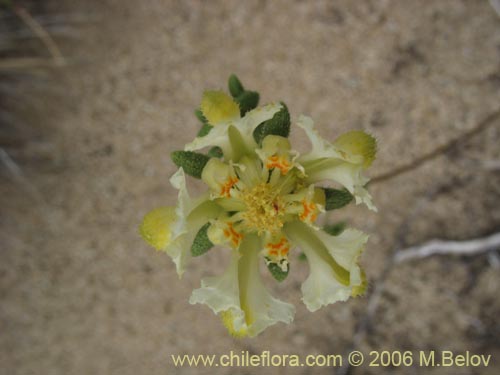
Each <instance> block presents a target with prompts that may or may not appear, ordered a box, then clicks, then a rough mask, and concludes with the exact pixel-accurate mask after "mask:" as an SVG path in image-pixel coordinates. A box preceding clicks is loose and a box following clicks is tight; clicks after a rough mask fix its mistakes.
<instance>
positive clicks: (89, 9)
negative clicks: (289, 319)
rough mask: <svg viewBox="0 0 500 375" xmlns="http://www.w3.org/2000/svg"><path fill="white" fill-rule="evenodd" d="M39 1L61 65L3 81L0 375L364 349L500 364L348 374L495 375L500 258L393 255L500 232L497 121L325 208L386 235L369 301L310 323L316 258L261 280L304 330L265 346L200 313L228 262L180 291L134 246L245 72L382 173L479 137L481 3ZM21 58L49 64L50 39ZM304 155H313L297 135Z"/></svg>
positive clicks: (498, 89)
mask: <svg viewBox="0 0 500 375" xmlns="http://www.w3.org/2000/svg"><path fill="white" fill-rule="evenodd" d="M27 5H28V9H30V10H31V11H32V12H33V14H34V15H35V16H36V17H38V18H37V19H38V20H39V21H40V22H41V23H42V24H43V25H45V27H46V28H47V29H48V30H49V31H51V32H52V33H53V36H54V39H55V41H56V42H57V43H58V45H59V47H60V48H61V50H62V52H63V55H64V56H65V58H66V59H67V61H68V65H67V66H65V67H59V68H40V69H32V70H31V69H30V70H5V71H0V74H1V77H2V82H1V90H0V97H1V99H2V102H1V113H2V116H1V117H0V121H1V122H0V126H1V128H0V130H1V133H0V135H1V138H0V142H1V146H2V150H3V151H4V152H5V153H7V154H8V155H9V160H12V161H13V162H15V164H16V166H17V167H18V168H19V169H15V168H14V169H12V165H10V167H9V166H8V165H7V164H8V163H7V164H6V163H5V160H6V159H5V158H3V161H4V163H2V165H0V176H1V183H0V207H1V216H0V251H1V262H0V299H1V305H0V368H1V370H0V372H1V373H2V374H121V375H125V374H177V373H178V374H254V373H259V374H260V373H276V374H285V373H287V374H288V373H296V374H310V373H315V374H316V373H317V374H332V373H340V372H339V371H338V369H337V372H336V369H328V368H314V369H307V368H299V369H284V368H276V369H272V372H271V370H270V369H251V368H247V369H244V368H240V369H238V368H233V369H229V368H226V369H222V368H217V369H203V368H197V369H190V368H182V369H179V368H174V367H173V364H172V361H171V359H170V355H171V354H199V353H203V354H205V353H206V354H226V353H228V352H229V351H230V350H234V351H235V352H240V351H241V350H248V351H250V352H251V353H257V354H259V353H261V352H262V351H264V350H270V351H271V352H272V353H287V354H303V355H306V354H330V353H345V352H347V351H348V350H349V349H350V348H351V347H352V346H353V345H355V346H356V347H357V348H360V350H362V351H363V352H365V353H368V352H369V351H370V350H384V349H386V350H411V351H415V352H417V351H419V350H453V351H456V352H457V353H458V352H463V351H466V350H469V351H472V352H476V353H481V354H492V355H493V360H492V361H493V363H492V364H491V365H490V367H488V368H487V369H484V368H481V369H472V368H465V367H462V368H456V367H455V368H430V369H422V368H418V367H410V368H403V367H401V368H390V369H384V370H382V369H380V368H368V367H366V366H364V367H361V368H358V369H350V370H349V373H350V374H378V373H386V372H389V373H394V374H423V373H425V374H497V373H498V372H499V371H500V325H499V322H498V317H499V316H500V300H499V299H498V290H499V288H500V266H499V262H498V253H497V252H489V253H487V254H483V255H477V256H473V257H455V256H435V257H430V258H427V259H424V260H417V261H411V262H407V263H404V264H401V265H397V266H394V267H390V266H388V265H389V264H390V259H391V257H392V254H393V253H394V251H396V250H397V249H400V248H404V247H407V246H410V245H415V244H420V243H422V242H424V241H427V240H429V239H432V238H442V239H450V240H466V239H471V238H476V237H481V236H485V235H488V234H491V233H493V232H495V231H498V229H499V227H500V204H499V202H500V172H499V169H498V161H499V160H500V147H499V140H500V122H499V121H498V119H497V120H496V121H495V122H494V123H493V124H492V125H491V126H488V127H487V128H485V129H484V130H483V131H481V132H480V133H479V134H477V135H476V136H474V137H473V138H471V139H467V140H465V141H463V142H460V143H458V144H457V145H456V146H455V147H453V148H452V149H450V150H448V151H447V152H445V153H443V154H442V155H440V156H439V157H436V158H434V159H432V160H430V161H429V162H427V163H425V164H423V165H422V166H421V167H419V168H416V169H414V170H412V171H411V172H408V173H406V174H403V175H400V176H398V177H395V178H392V179H389V180H386V181H383V182H380V183H377V184H374V185H373V186H372V187H371V192H372V194H373V197H374V201H375V203H376V205H377V206H378V209H379V213H378V214H374V213H370V212H367V210H365V209H362V208H359V207H350V208H349V209H346V210H343V211H341V212H339V213H334V214H330V215H328V218H327V220H330V221H333V222H335V221H338V220H346V221H347V222H348V223H349V224H351V225H353V226H356V227H358V228H360V229H362V230H364V231H366V232H368V233H369V234H370V235H371V236H370V240H369V243H368V246H367V250H366V252H365V254H364V256H363V261H362V262H363V264H364V265H365V267H366V271H367V274H368V277H369V280H370V292H369V294H368V297H365V298H358V299H352V300H350V301H348V302H346V303H337V304H335V305H331V306H328V307H326V308H323V309H321V310H319V311H318V312H316V313H309V312H308V311H307V310H306V309H305V307H304V306H303V305H302V304H301V303H300V284H301V282H302V281H303V280H304V279H305V277H306V276H307V272H308V269H307V263H305V262H300V261H298V260H297V259H296V258H295V259H294V261H293V264H292V267H293V270H292V273H291V275H290V276H289V277H288V279H287V280H286V281H285V282H283V283H282V284H279V285H277V284H276V283H274V282H272V280H270V279H269V277H267V276H266V280H267V282H268V285H269V287H270V288H271V289H272V290H273V292H274V294H275V295H276V296H278V297H279V298H281V299H283V300H286V301H288V302H291V303H294V304H295V305H296V306H297V313H296V317H295V322H294V323H293V324H290V325H287V326H285V325H276V326H274V327H272V328H270V329H268V330H266V331H265V332H264V333H263V334H261V335H260V336H259V337H257V338H254V339H244V340H237V339H233V338H231V337H230V336H229V335H228V334H227V332H226V330H225V328H224V327H223V326H222V324H221V323H220V321H219V319H218V318H217V317H216V316H215V315H213V314H212V313H211V312H210V311H209V309H208V308H207V307H205V306H201V305H196V306H191V305H189V303H188V298H189V295H190V293H191V290H192V289H193V288H196V287H198V285H199V280H200V278H201V277H202V276H205V275H211V274H217V273H219V272H221V271H222V270H223V269H224V265H225V263H226V260H227V253H226V252H224V251H212V252H211V253H210V254H209V255H207V256H205V257H203V258H200V259H196V260H194V261H193V262H192V263H191V264H190V267H189V270H188V272H187V273H186V274H185V277H184V278H183V279H182V280H181V281H179V279H178V277H177V275H176V274H175V270H174V266H173V263H172V262H171V261H170V259H169V258H168V257H167V256H166V255H164V254H161V253H156V252H154V251H153V250H151V249H150V248H149V247H148V246H147V245H145V244H144V243H143V242H142V240H141V239H140V238H139V236H138V233H137V226H138V224H139V223H140V221H141V218H142V216H143V215H144V214H145V213H146V212H147V211H148V210H150V209H152V208H154V207H156V206H159V205H165V204H174V203H175V201H176V196H175V192H174V190H173V189H172V188H171V187H170V185H169V183H168V179H169V177H170V176H171V174H172V173H173V172H174V171H175V168H174V165H173V164H172V163H171V162H170V160H169V153H170V152H171V151H173V150H176V149H180V148H182V145H184V144H185V143H187V142H189V141H190V140H192V139H193V138H194V136H195V134H196V132H197V129H198V127H199V124H198V122H197V120H196V119H195V117H194V116H193V113H192V112H193V109H194V108H196V106H197V105H198V104H199V102H200V99H201V94H202V91H203V90H205V89H211V88H225V87H226V80H227V77H228V75H229V74H230V73H236V74H238V75H239V76H240V78H241V79H242V81H243V83H244V84H245V85H246V86H247V87H248V88H250V89H255V90H258V91H260V93H261V102H262V103H265V102H269V101H271V100H283V101H285V102H286V103H287V105H288V107H289V109H290V112H291V115H292V121H293V119H296V118H297V116H298V115H299V114H302V113H304V114H308V115H310V116H312V117H313V118H314V119H315V122H316V124H317V127H318V129H320V132H321V133H322V134H323V135H324V136H325V137H328V138H330V139H333V138H334V137H335V136H336V135H338V134H339V133H340V132H343V131H346V130H352V129H365V130H367V131H369V132H371V133H372V134H374V135H375V136H376V137H377V139H378V141H379V153H378V159H377V161H376V162H375V163H374V165H373V167H372V168H371V170H370V171H369V175H371V176H377V175H381V174H383V173H385V172H387V171H390V170H392V169H393V168H395V167H397V166H399V165H403V164H405V163H408V162H411V161H412V160H414V159H416V158H418V157H419V156H421V155H424V154H426V153H427V152H430V151H432V150H433V149H435V148H436V147H438V146H440V145H442V144H446V143H447V142H448V141H449V140H450V139H453V138H454V137H457V136H458V135H460V134H462V133H463V132H465V131H467V130H470V129H473V128H474V127H475V126H476V125H477V124H478V122H480V121H481V120H482V119H483V118H485V117H486V116H488V115H489V114H491V113H493V112H494V111H496V110H498V108H499V104H500V17H499V16H498V15H497V14H496V13H495V12H494V10H493V8H492V7H491V6H490V4H489V3H488V2H487V1H479V0H477V1H472V0H464V1H458V0H453V1H452V0H449V1H445V0H440V1H430V0H422V1H418V2H417V1H411V0H404V1H396V0H393V1H386V0H383V1H244V2H243V1H242V2H236V1H234V2H232V1H210V2H208V1H207V2H198V1H159V0H158V1H129V0H120V1H117V0H115V1H112V0H105V1H95V0H92V1H76V0H75V1H58V2H46V3H45V4H44V5H43V6H39V5H37V6H36V7H34V8H33V5H32V4H31V3H28V4H27ZM2 17H11V16H9V15H4V14H3V15H2ZM44 17H45V18H44ZM47 17H49V18H48V19H49V21H47ZM50 17H52V18H50ZM11 18H12V17H11ZM3 19H7V18H3ZM9 22H10V21H9ZM12 22H13V21H12ZM16 25H17V24H16ZM15 27H22V25H21V26H19V25H17V26H15ZM16 30H17V29H16ZM15 43H19V44H20V45H21V44H23V43H24V44H23V45H26V46H29V48H34V49H35V50H36V51H37V53H39V54H40V56H42V57H46V56H48V54H47V52H46V51H45V50H44V49H43V48H42V47H40V46H38V47H39V48H38V49H37V47H36V43H37V42H36V41H33V40H25V39H23V38H19V39H15ZM26 48H28V47H26ZM292 140H293V142H294V143H295V144H297V143H298V144H300V147H302V148H305V147H306V146H307V144H306V143H305V141H303V135H301V134H300V133H299V131H296V130H294V131H293V134H292ZM300 147H299V148H300ZM495 163H496V164H495ZM195 190H196V188H195ZM296 254H298V252H297V253H296ZM381 283H383V285H384V288H383V289H379V290H380V291H381V293H380V299H379V303H378V304H376V309H375V311H374V312H373V314H371V315H369V314H368V306H369V304H370V303H372V304H373V298H370V296H373V293H374V291H375V290H376V289H377V285H379V284H381ZM356 332H358V333H360V334H359V335H358V336H356V335H355V334H356ZM356 337H358V339H356Z"/></svg>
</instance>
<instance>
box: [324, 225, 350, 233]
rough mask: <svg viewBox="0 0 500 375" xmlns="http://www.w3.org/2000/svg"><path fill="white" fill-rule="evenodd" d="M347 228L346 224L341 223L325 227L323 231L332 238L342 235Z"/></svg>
mask: <svg viewBox="0 0 500 375" xmlns="http://www.w3.org/2000/svg"><path fill="white" fill-rule="evenodd" d="M346 226H347V224H346V223H344V222H340V223H337V224H330V225H325V226H324V227H323V230H324V231H325V232H326V233H328V234H330V235H332V236H338V235H339V234H340V233H342V232H343V231H344V229H345V228H346Z"/></svg>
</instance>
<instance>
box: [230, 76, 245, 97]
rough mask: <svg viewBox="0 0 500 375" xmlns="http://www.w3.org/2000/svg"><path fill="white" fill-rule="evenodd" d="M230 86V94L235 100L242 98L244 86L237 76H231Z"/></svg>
mask: <svg viewBox="0 0 500 375" xmlns="http://www.w3.org/2000/svg"><path fill="white" fill-rule="evenodd" d="M228 86H229V92H230V93H231V95H232V96H233V98H236V97H237V96H240V95H241V94H243V92H244V91H245V89H244V88H243V85H242V84H241V81H240V80H239V79H238V77H237V76H236V75H235V74H231V75H230V76H229V81H228Z"/></svg>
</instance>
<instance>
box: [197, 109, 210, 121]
mask: <svg viewBox="0 0 500 375" xmlns="http://www.w3.org/2000/svg"><path fill="white" fill-rule="evenodd" d="M194 115H195V116H196V117H197V118H198V120H200V122H201V123H202V124H208V121H207V119H206V118H205V116H203V112H202V111H201V109H199V108H198V109H195V110H194Z"/></svg>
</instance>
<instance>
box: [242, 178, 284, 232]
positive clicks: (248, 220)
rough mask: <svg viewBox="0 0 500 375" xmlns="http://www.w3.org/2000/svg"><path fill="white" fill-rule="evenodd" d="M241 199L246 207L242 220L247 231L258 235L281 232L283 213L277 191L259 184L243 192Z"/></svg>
mask: <svg viewBox="0 0 500 375" xmlns="http://www.w3.org/2000/svg"><path fill="white" fill-rule="evenodd" d="M242 199H243V201H244V202H245V204H246V206H247V209H246V211H245V212H243V219H244V223H245V225H246V226H247V228H248V229H249V230H251V231H255V232H257V234H259V235H260V234H262V233H264V232H266V231H268V232H271V233H275V232H278V231H279V230H281V228H282V227H283V216H284V214H285V213H284V202H283V201H282V198H281V197H280V195H279V191H276V189H273V187H272V186H271V185H270V184H267V183H261V184H258V185H256V186H254V187H253V188H252V189H250V190H249V191H247V192H243V194H242Z"/></svg>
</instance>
